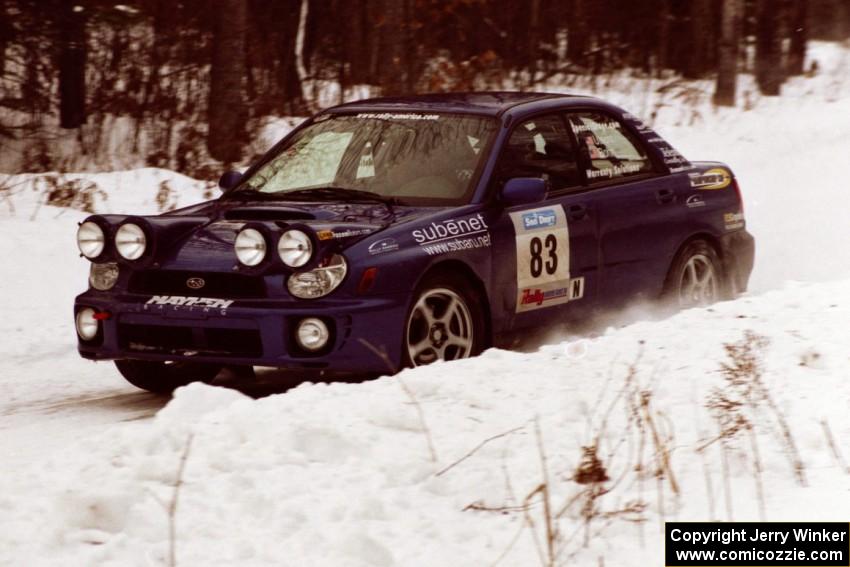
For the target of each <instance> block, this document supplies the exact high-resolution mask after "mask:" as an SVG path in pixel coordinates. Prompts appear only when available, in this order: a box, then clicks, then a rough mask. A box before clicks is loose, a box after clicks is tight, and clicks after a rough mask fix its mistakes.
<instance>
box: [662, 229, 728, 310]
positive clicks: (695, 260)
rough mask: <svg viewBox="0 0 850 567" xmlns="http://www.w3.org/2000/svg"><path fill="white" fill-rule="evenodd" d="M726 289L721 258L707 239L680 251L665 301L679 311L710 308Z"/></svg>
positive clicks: (672, 269) (672, 271)
mask: <svg viewBox="0 0 850 567" xmlns="http://www.w3.org/2000/svg"><path fill="white" fill-rule="evenodd" d="M723 289H724V283H723V277H722V271H721V264H720V258H719V257H718V255H717V251H716V250H715V249H714V247H713V246H711V245H710V244H709V243H708V242H706V241H705V240H694V241H693V242H689V243H688V244H687V245H686V246H685V247H684V248H683V249H682V251H681V252H679V254H678V256H676V259H675V260H674V261H673V265H672V266H671V267H670V273H669V274H668V275H667V282H666V284H665V286H664V299H665V300H666V302H667V303H668V304H670V305H671V306H673V307H678V308H679V309H688V308H690V307H701V306H705V305H710V304H712V303H715V302H716V301H718V300H720V299H721V298H722V294H723Z"/></svg>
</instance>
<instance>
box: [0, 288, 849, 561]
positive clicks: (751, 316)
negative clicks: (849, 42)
mask: <svg viewBox="0 0 850 567" xmlns="http://www.w3.org/2000/svg"><path fill="white" fill-rule="evenodd" d="M848 319H850V282H847V281H845V282H837V283H830V284H818V285H811V284H805V285H804V284H793V285H789V286H788V287H787V288H786V289H785V290H783V291H776V292H771V293H768V294H765V295H763V296H761V297H752V298H745V299H741V300H739V301H736V302H729V303H724V304H720V305H717V306H715V307H713V308H710V309H697V310H691V311H688V312H684V313H681V314H679V315H677V316H674V317H672V318H670V319H667V320H664V321H658V322H646V323H637V324H634V325H631V326H628V327H625V328H622V329H619V330H609V331H607V332H606V333H604V334H603V335H602V336H600V337H598V338H594V339H576V340H574V341H572V342H564V343H561V344H556V345H551V346H546V347H543V348H542V349H541V350H540V351H539V352H537V353H532V354H522V353H511V352H505V351H498V350H493V351H489V352H487V353H485V354H484V355H483V356H482V357H480V358H478V359H473V360H468V361H461V362H457V363H449V364H435V365H433V366H430V367H426V368H421V369H416V370H412V371H406V372H404V373H402V374H401V375H399V376H398V377H396V378H382V379H379V380H376V381H372V382H368V383H365V384H360V385H354V384H332V385H325V384H304V385H302V386H300V387H298V388H296V389H294V390H291V391H290V392H288V393H286V394H282V395H276V396H272V397H269V398H266V399H261V400H258V401H254V400H251V399H249V398H247V397H244V396H242V395H241V394H238V393H235V392H231V391H228V390H222V389H216V388H211V387H207V386H202V385H192V386H189V387H187V388H183V389H181V390H179V391H178V392H177V393H176V395H175V397H174V399H173V400H172V401H171V402H170V403H169V404H168V405H167V406H166V407H165V408H164V409H163V410H162V411H160V412H159V413H158V415H157V416H156V418H155V419H154V421H153V422H152V423H149V424H139V425H137V426H135V427H123V428H120V429H114V430H107V431H105V432H103V433H102V434H99V435H96V436H93V437H91V438H89V439H85V440H81V441H78V442H74V443H72V444H71V445H70V446H68V447H66V448H65V449H64V450H62V451H60V452H58V453H57V454H55V455H52V456H51V457H50V458H49V459H47V462H46V464H45V465H44V466H43V467H42V468H41V469H39V470H37V469H34V468H33V469H31V470H30V471H29V472H28V473H29V474H28V476H27V477H26V478H15V477H12V479H13V481H14V482H12V483H11V485H9V484H10V483H8V482H7V486H5V487H3V490H2V492H0V494H2V496H0V518H2V520H0V524H2V525H0V533H3V534H5V535H4V537H3V539H2V541H3V544H2V545H0V559H2V558H3V554H2V551H5V552H6V554H7V555H8V554H9V553H12V557H15V558H16V561H14V562H15V563H17V564H30V565H36V564H43V563H46V562H48V559H49V558H50V557H62V558H63V564H66V565H156V564H162V563H163V562H164V561H166V559H167V557H168V553H169V545H170V544H169V541H170V539H169V525H170V524H169V511H168V507H169V505H170V503H171V499H172V497H173V491H174V488H173V487H174V485H175V482H176V481H177V474H178V473H177V471H178V467H179V466H180V462H181V458H182V457H183V455H185V459H186V461H185V470H184V471H183V473H182V478H181V481H180V482H181V486H180V491H179V501H178V504H177V509H176V514H175V516H174V521H175V524H174V525H175V530H176V539H175V540H174V541H175V542H176V553H177V557H178V562H179V563H180V564H182V565H205V564H215V565H263V564H275V565H293V566H299V567H300V566H309V565H351V566H359V565H364V566H365V565H381V566H392V565H398V566H405V567H407V566H415V565H453V566H463V565H469V566H480V565H491V564H493V563H494V562H496V561H497V560H498V559H499V558H500V557H502V559H501V563H500V564H501V565H516V566H528V565H535V564H538V556H537V553H538V552H537V551H536V548H535V543H534V542H535V538H538V539H540V538H542V537H543V534H544V531H543V514H544V512H543V507H542V505H541V499H540V497H539V495H537V496H532V497H531V498H529V499H528V500H526V496H527V495H529V494H530V493H531V492H532V491H533V490H534V489H535V487H536V486H538V485H539V484H540V483H541V482H543V480H544V478H547V479H548V488H549V491H550V500H551V503H552V506H553V508H554V509H556V510H561V509H562V507H564V508H565V510H564V513H563V514H562V516H561V517H560V518H559V519H558V520H557V521H556V522H555V525H556V526H557V529H558V531H559V534H560V536H559V540H558V542H557V544H556V550H557V552H558V553H559V557H560V560H561V563H562V564H577V565H589V564H596V563H597V558H598V557H602V558H604V562H605V564H606V565H660V564H662V559H661V553H662V539H661V537H662V522H663V520H665V519H677V520H714V519H733V518H734V519H735V520H759V519H760V518H761V517H762V515H764V517H766V518H768V519H770V520H783V519H784V520H834V521H842V520H844V519H846V518H847V517H848V515H850V498H846V497H843V496H842V494H844V495H846V486H847V474H848V471H846V470H843V469H842V468H841V467H840V466H839V465H837V464H836V456H835V454H834V452H833V450H832V448H831V445H830V443H829V436H828V435H827V433H826V431H827V428H828V431H829V432H830V433H831V435H832V436H833V438H834V439H836V440H839V441H838V443H839V447H845V448H846V442H845V441H843V440H846V439H847V438H848V437H850V415H848V413H847V411H846V408H847V402H848V399H849V398H850V383H848V381H847V378H846V372H845V369H846V366H847V363H848V350H847V338H848V332H847V330H846V322H847V321H848ZM748 330H750V331H753V332H755V333H757V334H758V335H762V336H764V337H766V338H767V339H768V340H769V344H768V345H767V347H766V348H765V349H764V351H763V353H762V354H761V355H760V358H761V359H762V360H763V361H764V368H765V374H764V376H763V378H762V379H763V381H764V383H765V384H766V386H767V388H768V390H769V392H770V396H771V397H772V400H773V401H774V402H775V403H776V406H777V408H778V411H779V413H777V412H774V411H772V410H770V409H769V408H768V407H767V406H764V405H762V406H760V407H758V408H755V409H753V410H752V411H751V412H749V413H747V415H748V416H749V418H750V419H751V421H752V423H753V424H754V427H755V429H754V432H755V435H754V439H755V441H756V443H757V447H758V451H759V459H760V462H759V464H760V468H761V469H762V472H761V473H760V474H758V473H756V472H755V468H754V467H755V464H756V463H755V460H754V457H753V453H752V444H751V443H752V442H753V439H751V438H750V437H749V436H748V435H746V434H742V435H740V436H738V437H734V438H731V439H729V440H728V441H727V442H726V443H723V442H720V441H715V442H713V443H712V442H711V441H712V439H714V438H716V437H717V435H718V424H717V422H716V420H715V419H714V417H713V415H714V414H713V413H712V411H711V410H709V409H708V408H707V406H706V404H707V403H708V402H709V400H710V399H711V398H712V395H713V394H716V389H717V388H720V389H721V391H723V392H726V393H729V390H728V388H727V389H723V388H724V383H725V382H724V378H723V376H722V375H721V373H720V372H719V369H720V366H721V362H723V361H728V358H727V356H726V354H725V352H724V347H723V345H724V344H725V343H735V342H738V341H739V340H740V339H741V338H742V336H743V335H744V333H745V331H748ZM755 351H756V352H760V351H759V349H758V348H755ZM414 400H415V402H414ZM640 400H643V402H642V401H640ZM420 412H421V417H420ZM780 419H784V420H787V423H788V424H789V427H790V431H791V433H792V435H793V441H794V445H795V446H796V449H797V451H798V452H799V457H800V459H801V461H802V463H803V465H804V470H803V471H802V475H804V477H805V485H803V484H801V483H800V482H799V480H798V474H797V473H795V470H794V467H793V464H794V461H793V458H792V457H793V453H792V452H790V450H789V445H788V444H787V443H786V441H784V440H783V437H782V435H781V434H780V433H781V431H780V429H779V423H780V421H779V420H780ZM538 427H539V432H540V439H541V443H542V444H541V446H542V449H543V452H544V454H545V460H546V464H545V467H546V469H545V473H544V472H543V471H542V467H541V454H540V450H539V446H538V436H537V433H536V431H537V429H538ZM652 429H654V430H655V431H656V433H657V435H658V439H659V441H657V442H656V441H653V436H652V435H651V431H652ZM502 434H504V435H503V436H501V437H496V438H495V439H493V440H491V441H489V442H487V443H485V444H484V445H483V446H481V444H482V442H484V441H486V440H487V439H489V438H493V437H495V436H498V435H502ZM594 444H596V445H597V447H598V452H597V455H598V458H599V460H600V465H601V466H602V467H603V469H604V472H605V473H606V474H607V476H608V477H609V478H610V480H609V481H607V482H604V483H602V484H600V485H598V487H599V488H600V489H601V490H608V492H607V493H605V494H604V495H602V496H599V497H598V498H596V499H595V501H594V504H593V508H592V509H593V510H594V511H593V512H592V513H591V514H589V516H590V522H589V524H588V523H587V521H586V520H587V516H588V514H587V513H586V512H585V513H583V512H582V510H583V508H584V509H585V511H586V510H587V509H588V508H587V507H586V506H584V505H585V504H586V503H587V494H588V487H589V485H586V484H579V483H577V482H576V479H577V467H579V465H580V463H581V461H582V457H583V453H582V447H588V446H591V445H594ZM429 446H432V447H433V453H434V455H435V456H436V459H434V457H433V456H432V452H431V449H429ZM701 447H702V450H700V448H701ZM724 447H725V449H724ZM476 448H478V450H476V451H474V450H475V449H476ZM659 449H662V450H659ZM839 450H841V449H839ZM844 450H845V453H847V450H846V449H844ZM472 451H474V452H473V453H472V454H471V456H468V458H465V459H464V457H466V456H467V455H469V454H470V452H472ZM663 453H666V454H667V456H668V458H669V467H667V466H665V465H664V461H663V459H662V458H661V455H662V454H663ZM458 461H460V462H458ZM724 462H725V464H724ZM659 468H661V469H662V470H663V472H659ZM544 474H545V476H544ZM6 480H7V481H8V480H9V479H8V478H7V479H6ZM727 482H728V493H727V488H725V486H726V483H727ZM674 483H675V486H676V489H674ZM21 485H25V486H24V487H23V488H22V486H21ZM841 487H844V488H843V489H842V488H841ZM759 489H761V490H762V491H763V494H764V496H763V503H760V499H759V498H758V497H757V496H756V495H757V490H759ZM571 501H572V502H573V503H572V504H571V505H570V504H567V503H569V502H571ZM524 504H525V505H527V506H526V509H527V511H526V512H523V511H522V510H523V506H524ZM760 507H763V510H762V511H760ZM529 519H531V520H533V526H532V525H530V523H529ZM4 546H5V547H4Z"/></svg>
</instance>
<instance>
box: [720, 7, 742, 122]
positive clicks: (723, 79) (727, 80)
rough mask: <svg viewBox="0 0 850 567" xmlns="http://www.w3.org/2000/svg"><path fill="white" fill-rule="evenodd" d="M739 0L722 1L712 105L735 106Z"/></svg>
mask: <svg viewBox="0 0 850 567" xmlns="http://www.w3.org/2000/svg"><path fill="white" fill-rule="evenodd" d="M741 8H742V6H741V3H740V0H723V4H722V6H721V10H722V13H721V20H720V43H719V44H718V49H717V52H718V53H717V54H718V64H717V85H716V86H715V88H714V104H716V105H718V106H735V87H736V85H737V82H738V29H739V23H738V22H739V19H740V17H741V16H740V15H741Z"/></svg>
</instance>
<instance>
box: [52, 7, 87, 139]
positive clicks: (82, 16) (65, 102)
mask: <svg viewBox="0 0 850 567" xmlns="http://www.w3.org/2000/svg"><path fill="white" fill-rule="evenodd" d="M59 6H60V7H59V10H60V11H59V15H58V18H57V20H56V22H57V24H58V26H59V30H58V32H59V33H58V37H59V125H60V126H61V127H62V128H79V127H80V126H82V125H83V124H84V123H85V121H86V55H87V49H86V18H87V16H88V14H86V10H85V6H84V5H80V4H76V3H75V2H60V4H59Z"/></svg>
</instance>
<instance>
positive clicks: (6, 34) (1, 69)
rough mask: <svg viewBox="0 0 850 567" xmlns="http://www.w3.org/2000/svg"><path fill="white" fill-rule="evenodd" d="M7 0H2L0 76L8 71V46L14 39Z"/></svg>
mask: <svg viewBox="0 0 850 567" xmlns="http://www.w3.org/2000/svg"><path fill="white" fill-rule="evenodd" d="M9 18H10V16H9V7H8V6H7V5H6V0H0V76H3V75H4V74H5V73H6V46H7V45H8V44H9V43H10V42H11V40H12V24H11V23H10V19H9Z"/></svg>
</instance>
